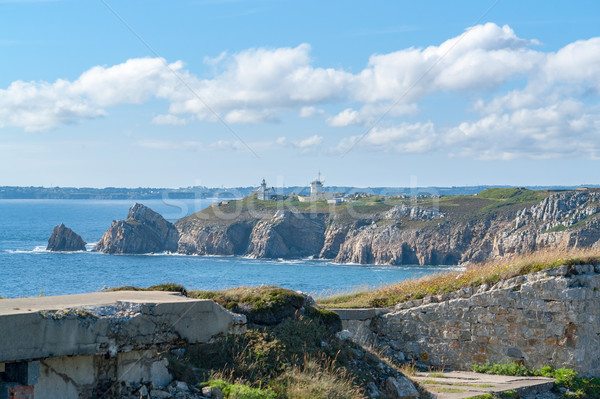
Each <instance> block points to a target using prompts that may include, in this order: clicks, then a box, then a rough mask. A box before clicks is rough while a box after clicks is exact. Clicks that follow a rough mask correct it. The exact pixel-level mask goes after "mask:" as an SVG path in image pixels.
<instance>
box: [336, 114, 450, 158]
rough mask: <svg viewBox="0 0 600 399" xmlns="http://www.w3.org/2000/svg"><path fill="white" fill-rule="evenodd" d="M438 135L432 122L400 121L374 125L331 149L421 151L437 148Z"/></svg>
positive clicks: (339, 151)
mask: <svg viewBox="0 0 600 399" xmlns="http://www.w3.org/2000/svg"><path fill="white" fill-rule="evenodd" d="M437 140H438V135H437V133H436V131H435V128H434V125H433V123H432V122H426V123H414V124H409V123H402V124H401V125H398V126H392V127H385V128H382V127H374V128H373V129H371V130H369V132H368V133H367V134H365V135H362V136H351V137H346V138H344V139H342V140H341V141H340V142H339V143H338V145H337V146H336V147H335V148H332V149H331V150H332V151H333V152H337V153H346V152H348V151H350V150H353V149H354V148H359V149H365V150H370V151H395V152H400V153H421V152H426V151H430V150H434V149H436V148H437V143H438V141H437Z"/></svg>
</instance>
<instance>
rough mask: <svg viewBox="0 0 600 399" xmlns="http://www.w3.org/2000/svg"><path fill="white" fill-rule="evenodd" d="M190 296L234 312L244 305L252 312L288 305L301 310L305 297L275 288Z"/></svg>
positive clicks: (233, 289) (255, 288)
mask: <svg viewBox="0 0 600 399" xmlns="http://www.w3.org/2000/svg"><path fill="white" fill-rule="evenodd" d="M188 296H190V297H192V298H199V299H212V300H213V301H215V302H217V303H218V304H219V305H221V306H223V307H224V308H226V309H229V310H233V309H236V308H240V307H241V306H243V305H246V306H248V307H249V308H250V309H249V310H251V311H255V312H262V311H267V310H275V311H277V310H279V309H280V308H282V307H284V306H286V305H293V306H295V307H297V308H300V307H301V306H302V305H303V304H304V297H303V296H302V295H300V294H298V293H297V292H295V291H292V290H289V289H285V288H279V287H273V286H264V287H237V288H231V289H227V290H221V291H190V292H189V293H188Z"/></svg>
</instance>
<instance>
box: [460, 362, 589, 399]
mask: <svg viewBox="0 0 600 399" xmlns="http://www.w3.org/2000/svg"><path fill="white" fill-rule="evenodd" d="M471 368H472V370H473V371H475V372H477V373H486V374H499V375H513V376H539V377H548V378H554V379H555V381H554V386H555V387H557V388H565V389H567V390H568V391H569V392H570V394H569V396H567V397H571V398H581V399H585V398H590V399H591V398H598V397H600V378H582V377H580V376H579V375H578V374H577V372H576V371H575V370H573V369H567V368H564V367H563V368H560V369H553V368H552V367H549V366H545V367H542V368H539V369H529V368H527V367H525V366H523V365H521V364H517V363H514V362H512V363H500V364H490V363H489V362H487V363H485V364H479V365H478V364H474V365H472V366H471ZM515 397H518V396H515Z"/></svg>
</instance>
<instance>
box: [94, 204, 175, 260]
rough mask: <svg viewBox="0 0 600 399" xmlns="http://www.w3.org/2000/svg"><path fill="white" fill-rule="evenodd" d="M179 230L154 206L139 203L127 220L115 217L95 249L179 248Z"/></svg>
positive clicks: (142, 250)
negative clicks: (156, 210) (154, 209)
mask: <svg viewBox="0 0 600 399" xmlns="http://www.w3.org/2000/svg"><path fill="white" fill-rule="evenodd" d="M178 241H179V233H178V231H177V229H176V228H175V227H174V226H173V224H172V223H170V222H168V221H166V220H165V219H164V218H163V217H162V216H161V215H159V214H158V213H156V212H154V211H153V210H152V209H150V208H148V207H146V206H144V205H142V204H135V205H134V206H132V207H131V209H129V214H128V215H127V219H125V220H114V221H113V222H112V224H111V226H110V228H109V229H108V230H107V231H106V233H104V235H103V236H102V238H101V239H100V241H98V243H97V244H96V245H95V246H94V251H98V252H104V253H109V254H143V253H155V252H165V251H167V252H175V251H177V245H178V244H177V243H178Z"/></svg>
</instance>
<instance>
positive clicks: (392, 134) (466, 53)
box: [0, 23, 600, 159]
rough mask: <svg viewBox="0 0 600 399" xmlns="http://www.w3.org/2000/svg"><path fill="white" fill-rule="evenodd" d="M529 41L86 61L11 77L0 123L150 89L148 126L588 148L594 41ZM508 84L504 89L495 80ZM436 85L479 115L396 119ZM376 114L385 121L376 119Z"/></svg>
mask: <svg viewBox="0 0 600 399" xmlns="http://www.w3.org/2000/svg"><path fill="white" fill-rule="evenodd" d="M537 44H539V43H538V42H537V41H535V40H526V39H523V38H520V37H518V36H517V35H516V33H515V32H514V31H513V30H512V29H511V28H510V27H508V26H498V25H496V24H493V23H488V24H485V25H478V26H475V27H472V28H470V29H467V30H466V31H465V32H463V33H462V34H461V35H459V36H456V37H453V38H450V39H448V40H446V41H445V42H443V43H441V44H439V45H437V46H429V47H425V48H407V49H402V50H399V51H395V52H391V53H388V54H374V55H372V56H371V57H370V58H369V60H368V63H367V65H366V67H365V68H364V69H363V70H361V71H358V72H356V73H350V72H347V71H344V70H342V69H334V68H327V67H317V66H315V65H313V60H312V59H311V57H310V51H311V48H310V45H308V44H300V45H299V46H297V47H283V48H252V49H248V50H245V51H241V52H239V53H235V54H228V53H221V54H220V55H219V56H218V57H215V58H207V59H206V60H205V62H206V65H207V67H208V68H209V69H210V71H211V74H209V77H204V78H200V77H199V76H196V75H194V74H192V73H190V72H189V71H188V70H187V69H186V68H185V66H184V64H183V62H181V61H176V62H173V63H170V64H168V65H167V64H166V61H165V60H163V59H160V58H136V59H130V60H127V61H126V62H123V63H121V64H118V65H113V66H96V67H93V68H91V69H89V70H87V71H85V72H83V73H82V74H81V76H79V78H77V79H75V80H73V81H69V80H64V79H58V80H56V81H55V82H53V83H50V82H44V81H32V82H23V81H15V82H13V83H11V84H10V85H9V86H8V87H7V88H6V89H0V127H10V126H13V127H14V126H16V127H23V128H24V129H25V130H28V131H31V130H44V129H49V128H53V127H56V126H60V125H62V124H68V123H76V122H78V121H80V120H83V119H90V118H97V117H104V116H106V115H108V112H109V108H110V107H114V106H118V105H120V104H144V103H146V102H148V101H150V100H151V99H155V98H158V99H163V100H165V101H166V102H167V103H168V109H167V110H165V112H164V113H162V114H159V115H156V116H154V117H153V120H152V122H153V123H155V124H167V125H173V126H182V125H185V124H186V123H188V122H189V121H191V120H203V121H210V122H218V121H219V119H222V120H224V121H226V123H229V124H237V123H245V124H249V123H265V122H276V121H279V118H280V116H281V115H282V113H283V112H285V111H289V110H293V111H295V112H298V114H299V115H300V117H303V118H310V117H318V118H321V119H322V120H323V121H324V122H325V123H326V124H327V125H329V126H334V127H348V126H351V125H363V126H371V125H372V124H374V123H376V125H375V126H374V127H373V129H371V130H370V131H369V133H368V134H367V135H366V136H365V137H362V138H361V136H351V137H347V138H345V139H343V140H341V141H340V142H339V144H338V146H337V147H336V148H337V151H347V150H348V149H349V148H352V147H357V148H362V149H363V150H373V151H398V152H401V153H407V152H416V153H419V152H424V151H432V150H439V151H447V152H448V153H451V154H461V155H465V156H469V157H477V158H485V159H489V158H495V159H510V158H515V157H560V156H576V154H578V156H579V155H581V154H584V155H585V156H589V157H596V156H597V153H598V148H597V147H599V145H597V144H596V143H597V142H600V140H598V137H597V136H598V131H599V130H600V129H599V125H598V124H599V122H598V120H599V117H598V116H597V115H598V114H599V112H598V105H597V103H598V95H599V93H600V38H592V39H588V40H581V41H576V42H573V43H570V44H567V45H566V46H564V47H563V48H561V49H559V50H558V51H554V52H544V51H541V50H539V49H538V48H537V47H536V46H537ZM203 76H206V75H203ZM508 81H510V82H511V91H507V90H506V89H505V88H504V87H505V86H504V85H505V84H506V82H508ZM514 82H518V83H517V84H519V85H522V87H518V86H516V87H515V83H514ZM437 93H457V94H458V95H459V96H461V97H468V98H471V99H474V100H473V109H474V110H475V111H476V114H475V115H477V116H476V117H475V118H474V120H472V121H464V122H462V123H457V124H456V126H444V124H443V123H438V122H437V121H435V128H434V124H433V123H434V122H424V121H421V122H413V123H406V122H403V123H402V122H401V121H399V118H401V117H404V116H406V115H411V120H417V118H416V117H418V111H419V109H420V107H421V104H420V102H421V101H422V100H423V99H424V98H425V97H426V96H429V95H432V94H437ZM453 95H455V94H453ZM490 95H493V97H491V98H489V96H490ZM484 98H485V100H484ZM324 109H327V110H328V112H331V114H330V113H326V112H325V111H324ZM332 110H333V111H332ZM215 113H216V115H215ZM217 115H218V116H217ZM382 116H385V120H383V121H380V119H381V118H382ZM380 122H381V123H380ZM382 124H383V125H382ZM322 144H323V137H322V136H319V135H314V136H312V137H308V138H304V139H298V138H294V139H288V138H285V137H284V138H280V139H278V140H271V141H269V140H267V141H256V142H253V143H249V145H250V146H251V147H252V148H257V149H263V148H264V149H280V148H289V149H295V150H298V151H301V152H305V151H311V150H315V149H317V148H319V147H320V146H321V145H322ZM140 145H142V146H145V147H150V148H174V147H173V146H175V147H177V146H180V145H181V144H172V143H171V144H168V143H167V144H165V143H162V142H143V143H140ZM188 145H189V148H192V149H198V150H234V151H237V150H242V149H243V150H244V151H246V150H247V149H246V146H245V145H244V144H243V143H241V142H236V141H218V142H214V143H209V144H202V143H200V142H194V143H191V142H190V143H188ZM178 148H179V147H178Z"/></svg>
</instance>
